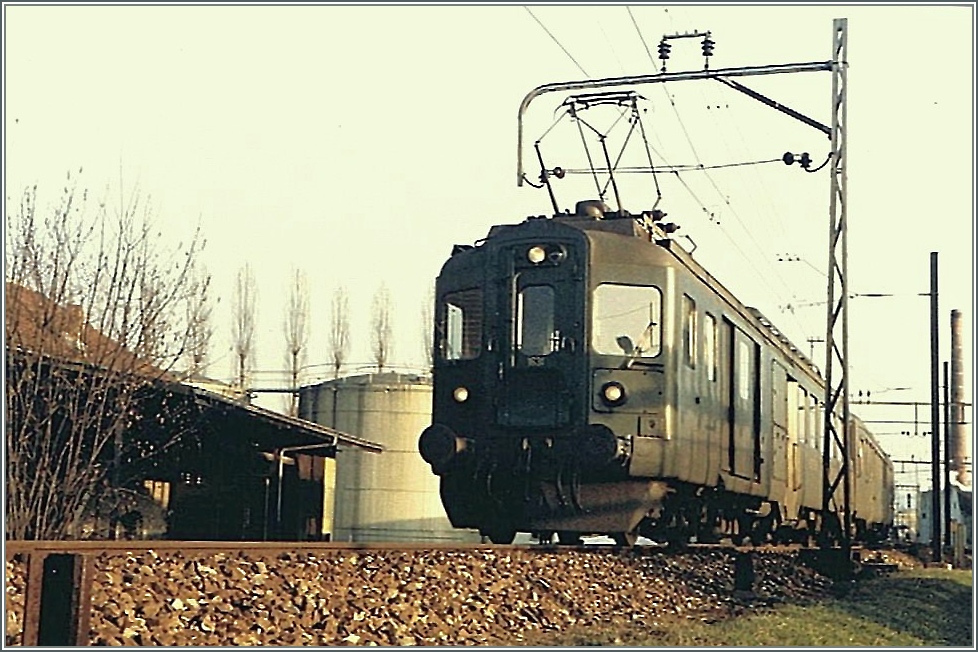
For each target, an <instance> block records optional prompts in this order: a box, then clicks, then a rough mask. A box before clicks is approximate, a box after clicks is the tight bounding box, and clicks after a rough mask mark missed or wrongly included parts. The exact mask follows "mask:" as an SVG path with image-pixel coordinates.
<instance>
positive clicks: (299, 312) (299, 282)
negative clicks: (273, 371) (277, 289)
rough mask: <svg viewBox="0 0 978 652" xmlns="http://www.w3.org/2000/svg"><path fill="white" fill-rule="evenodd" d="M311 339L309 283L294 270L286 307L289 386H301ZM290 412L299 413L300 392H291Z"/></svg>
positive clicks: (302, 274) (294, 414) (291, 413)
mask: <svg viewBox="0 0 978 652" xmlns="http://www.w3.org/2000/svg"><path fill="white" fill-rule="evenodd" d="M308 341H309V285H308V283H307V282H306V275H305V273H304V272H302V271H301V270H298V269H296V270H293V273H292V280H291V282H290V284H289V302H288V304H287V305H286V307H285V343H286V362H287V364H288V365H289V381H290V384H289V387H291V388H292V389H293V390H295V389H296V388H297V387H298V386H299V371H300V370H301V369H302V366H303V365H304V364H305V358H306V353H307V351H306V344H307V342H308ZM289 396H290V401H289V408H288V409H289V414H290V415H291V416H298V414H299V394H298V392H296V393H293V394H290V395H289Z"/></svg>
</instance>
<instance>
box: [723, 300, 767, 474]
mask: <svg viewBox="0 0 978 652" xmlns="http://www.w3.org/2000/svg"><path fill="white" fill-rule="evenodd" d="M724 330H725V340H726V341H727V342H728V343H729V346H728V347H727V351H728V362H729V364H728V367H727V370H728V372H729V381H730V382H729V384H728V387H729V397H728V400H729V403H728V405H729V408H728V410H727V437H728V440H727V467H728V469H729V470H730V473H731V474H732V475H736V476H739V477H742V478H748V479H750V480H752V481H754V482H759V481H760V479H761V446H760V444H761V430H760V421H761V405H760V391H759V386H760V382H759V380H760V375H759V371H760V354H761V353H760V347H758V345H757V343H756V342H754V340H752V339H751V338H750V337H748V335H747V334H746V333H744V332H743V331H742V330H740V329H739V328H737V327H736V326H735V325H734V324H733V323H732V322H730V321H728V320H726V319H724Z"/></svg>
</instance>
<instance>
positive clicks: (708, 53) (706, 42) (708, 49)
mask: <svg viewBox="0 0 978 652" xmlns="http://www.w3.org/2000/svg"><path fill="white" fill-rule="evenodd" d="M715 45H716V42H715V41H714V40H713V39H711V38H710V37H709V36H707V37H706V38H705V39H703V56H704V57H712V56H713V47H714V46H715Z"/></svg>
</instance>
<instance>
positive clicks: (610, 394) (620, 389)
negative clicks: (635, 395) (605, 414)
mask: <svg viewBox="0 0 978 652" xmlns="http://www.w3.org/2000/svg"><path fill="white" fill-rule="evenodd" d="M601 400H602V401H604V404H605V405H607V406H608V407H618V406H619V405H624V404H625V401H627V400H628V395H627V394H626V393H625V386H624V385H622V384H621V383H619V382H618V381H615V380H613V381H611V382H610V383H605V384H604V385H602V386H601Z"/></svg>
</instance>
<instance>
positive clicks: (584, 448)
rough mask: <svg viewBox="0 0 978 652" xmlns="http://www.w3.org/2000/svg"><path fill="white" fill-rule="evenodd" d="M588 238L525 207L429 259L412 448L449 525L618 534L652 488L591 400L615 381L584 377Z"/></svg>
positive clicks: (497, 533)
mask: <svg viewBox="0 0 978 652" xmlns="http://www.w3.org/2000/svg"><path fill="white" fill-rule="evenodd" d="M589 247H590V244H589V239H588V237H587V236H586V234H585V232H583V231H582V230H580V229H578V228H574V227H572V226H568V225H566V224H563V223H561V221H560V220H558V219H544V218H537V219H533V218H530V219H528V220H527V221H525V222H523V223H521V224H517V225H509V226H498V227H493V229H492V230H491V231H490V233H489V236H488V237H487V238H486V240H485V241H483V242H482V243H481V244H479V245H478V246H475V247H471V248H467V247H466V248H463V247H457V248H456V251H455V252H454V253H453V255H452V257H451V258H450V259H449V260H448V261H447V262H446V263H445V265H444V266H443V268H442V271H441V274H440V275H439V278H438V280H437V283H436V318H435V322H436V325H435V331H436V332H435V343H434V344H435V360H434V399H433V416H432V425H431V426H429V427H428V428H427V429H425V431H424V432H423V433H422V435H421V438H420V440H419V449H420V452H421V455H422V457H423V458H424V459H425V460H426V461H427V462H428V463H429V464H430V465H431V468H432V471H433V472H434V473H435V474H437V475H438V476H440V482H441V497H442V502H443V504H444V506H445V509H446V512H447V514H448V517H449V519H450V520H451V522H452V524H453V525H454V526H455V527H460V528H475V529H478V530H480V531H481V532H482V534H483V535H484V536H487V537H488V538H489V539H490V540H492V541H493V542H499V543H506V542H509V541H512V539H513V538H514V536H515V534H516V532H531V533H535V534H537V535H540V536H546V535H548V534H549V533H558V536H559V537H560V538H561V540H564V541H567V540H572V539H576V537H578V536H579V535H581V534H588V533H607V534H616V533H620V534H622V535H625V534H626V533H629V532H633V531H634V530H635V527H636V525H637V523H638V522H639V521H640V520H641V519H642V517H643V516H644V515H645V514H646V513H647V512H648V510H649V507H650V505H653V504H655V503H656V501H657V500H658V499H659V498H660V497H661V496H660V495H655V494H656V491H657V489H656V488H655V487H652V486H651V485H650V484H649V483H648V482H635V481H634V480H632V479H630V478H629V473H628V466H629V464H628V463H629V456H630V452H631V450H630V441H629V438H627V437H624V436H619V435H618V434H616V433H615V432H614V430H613V429H612V428H611V427H609V426H608V425H606V423H602V418H601V415H600V410H598V411H597V412H596V411H595V409H594V407H595V406H593V405H592V403H596V402H598V403H603V404H605V407H607V406H609V405H610V406H613V405H615V404H616V403H618V402H621V401H624V400H625V399H626V397H625V396H624V395H619V394H618V393H616V392H621V391H624V390H623V388H621V387H620V386H619V385H618V384H617V383H614V382H608V383H603V384H602V385H601V387H592V376H593V374H592V369H591V346H590V343H589V338H590V334H591V326H590V324H589V315H590V307H589V297H590V294H591V292H590V290H589V279H588V275H589V264H588V258H589ZM619 359H622V358H621V357H620V356H619ZM595 392H599V393H601V395H600V396H598V397H595V396H594V393H595ZM597 407H599V408H600V407H601V406H600V405H599V406H597ZM604 412H606V413H607V412H608V410H607V409H605V410H604ZM603 421H605V422H607V419H606V418H605V419H603Z"/></svg>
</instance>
